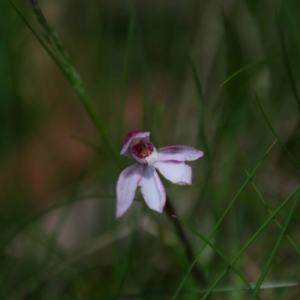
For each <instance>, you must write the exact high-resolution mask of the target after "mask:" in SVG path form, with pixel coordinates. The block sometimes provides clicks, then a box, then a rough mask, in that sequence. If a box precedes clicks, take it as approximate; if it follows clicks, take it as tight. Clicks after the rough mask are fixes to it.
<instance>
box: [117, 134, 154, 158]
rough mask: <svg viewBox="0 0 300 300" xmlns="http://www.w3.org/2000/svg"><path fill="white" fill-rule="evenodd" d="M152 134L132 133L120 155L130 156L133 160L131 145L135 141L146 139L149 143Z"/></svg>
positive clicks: (128, 136)
mask: <svg viewBox="0 0 300 300" xmlns="http://www.w3.org/2000/svg"><path fill="white" fill-rule="evenodd" d="M149 135H150V132H143V131H131V132H129V133H128V134H127V136H126V138H125V141H124V143H123V145H122V148H121V152H120V154H122V155H125V156H128V157H130V158H132V155H131V149H130V148H129V146H130V143H131V141H132V140H133V139H145V140H146V141H149Z"/></svg>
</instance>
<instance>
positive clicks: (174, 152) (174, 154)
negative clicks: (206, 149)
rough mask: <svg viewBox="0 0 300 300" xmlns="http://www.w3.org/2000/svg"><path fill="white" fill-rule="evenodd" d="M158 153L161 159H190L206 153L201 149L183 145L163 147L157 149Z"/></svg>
mask: <svg viewBox="0 0 300 300" xmlns="http://www.w3.org/2000/svg"><path fill="white" fill-rule="evenodd" d="M157 153H158V160H159V161H168V160H175V161H186V160H187V161H189V160H196V159H198V158H200V157H202V156H203V155H204V153H203V152H202V151H200V150H197V149H195V148H193V147H189V146H182V145H174V146H166V147H162V148H160V149H158V150H157Z"/></svg>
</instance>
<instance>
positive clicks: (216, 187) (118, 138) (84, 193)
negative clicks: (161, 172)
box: [0, 0, 300, 300]
mask: <svg viewBox="0 0 300 300" xmlns="http://www.w3.org/2000/svg"><path fill="white" fill-rule="evenodd" d="M12 2H13V3H14V5H15V6H16V7H17V9H18V11H19V12H20V14H21V15H22V17H23V18H24V19H25V20H26V21H27V22H28V24H30V26H31V27H32V28H33V30H34V31H35V32H36V33H37V34H38V35H39V36H40V37H41V38H42V39H44V40H46V39H45V32H44V31H43V29H42V27H41V26H40V24H39V23H38V21H37V19H36V17H35V15H34V13H33V10H32V7H31V5H30V2H29V1H20V0H15V1H12ZM40 6H41V8H42V10H43V12H44V14H45V16H46V18H47V20H48V21H49V22H50V24H52V25H53V26H54V28H55V30H56V31H57V32H58V34H59V37H60V39H61V41H62V43H63V45H64V47H65V49H66V50H67V52H68V54H69V57H70V60H71V61H72V63H73V65H74V67H75V68H76V70H77V71H78V73H79V74H80V77H81V79H82V81H83V83H84V86H85V88H86V91H87V94H88V95H89V97H90V99H91V102H92V105H93V107H94V108H95V111H96V113H97V115H98V116H99V118H100V119H101V120H102V122H103V123H104V124H105V127H106V130H107V132H108V136H109V138H110V140H111V143H112V144H113V145H114V147H115V149H116V151H117V152H118V151H119V148H120V146H121V144H122V141H123V138H124V137H125V135H126V134H127V132H128V131H130V130H144V131H150V132H151V138H152V141H153V142H154V143H155V146H156V147H157V148H159V147H161V146H165V145H172V144H186V145H190V146H193V147H195V148H198V149H201V150H203V151H204V152H205V157H204V158H202V159H201V160H199V161H197V162H194V163H192V168H193V177H194V180H193V181H194V182H193V185H192V186H191V187H182V186H174V185H171V184H170V183H168V182H167V181H165V180H163V182H164V184H165V186H166V189H167V191H168V194H169V195H170V198H171V200H172V202H173V204H174V206H175V207H176V208H177V212H178V215H179V216H180V217H181V218H182V219H184V220H185V221H187V222H188V223H189V224H192V226H193V227H194V228H196V229H197V230H198V231H199V232H201V233H202V234H203V235H205V236H209V234H210V233H211V231H212V230H213V228H214V226H215V225H216V224H217V222H218V220H220V218H221V216H222V214H223V212H224V211H225V210H226V208H228V206H229V204H230V203H231V201H232V199H234V197H235V195H236V194H237V192H238V191H239V189H240V187H241V186H242V185H243V184H244V183H245V181H246V180H247V174H246V173H245V170H246V171H248V172H249V173H250V172H251V171H252V170H253V168H254V167H255V166H256V165H257V163H258V162H259V161H260V160H261V159H262V158H263V156H264V154H265V153H266V151H267V150H268V149H269V148H270V146H271V144H272V143H273V142H274V140H275V139H276V137H275V136H274V134H273V133H272V131H271V129H270V127H269V126H268V124H267V122H266V118H265V117H264V115H263V113H262V111H261V109H260V107H259V104H260V105H261V106H262V107H263V109H264V111H265V113H266V116H267V118H268V121H269V122H270V123H271V124H272V126H273V128H274V130H275V132H276V134H277V135H278V136H279V137H280V139H281V141H282V143H284V145H285V146H286V147H287V148H288V150H289V151H290V153H291V155H292V156H293V157H294V160H293V159H291V158H290V156H289V155H288V154H287V152H286V151H285V150H284V149H283V148H282V147H281V145H280V143H278V142H277V143H276V144H275V145H274V146H273V148H272V150H271V151H270V154H269V155H268V157H267V158H266V160H265V161H264V162H263V164H262V166H261V167H260V169H259V170H258V171H257V172H256V174H255V176H254V177H253V181H254V183H255V184H256V187H257V188H258V190H259V191H260V193H261V195H262V197H263V198H264V199H265V201H266V202H267V204H268V207H269V208H270V209H271V210H272V211H275V210H276V208H277V207H279V205H280V204H281V203H282V202H283V201H284V200H285V199H286V198H287V197H288V196H289V195H290V194H291V193H292V191H293V190H295V188H297V187H298V186H299V178H300V171H299V165H300V164H299V161H300V131H299V127H300V126H299V125H300V119H299V116H300V100H299V95H298V93H299V89H300V86H299V79H300V68H299V67H300V55H299V53H300V18H299V15H300V5H299V1H296V0H293V1H288V0H287V1H283V0H278V1H275V0H266V1H256V0H248V1H246V0H240V1H238V0H236V1H235V0H230V1H229V0H227V1H225V0H220V1H217V0H197V1H196V0H187V1H177V0H172V1H171V0H164V1H158V0H152V1H121V0H110V1H104V0H100V1H92V0H87V1H78V0H77V1H75V0H64V1H62V0H60V1H59V0H51V1H50V0H43V1H40ZM45 43H46V45H48V47H50V45H49V44H47V41H45ZM232 75H234V76H232ZM255 95H256V96H255ZM256 98H257V99H256ZM257 100H258V101H259V103H258V102H257ZM122 163H124V165H125V166H126V165H129V164H130V163H132V161H129V160H128V159H125V158H124V159H123V158H122ZM120 170H121V169H120V167H119V165H118V164H117V163H116V161H115V160H114V159H112V158H111V157H110V156H109V155H107V149H106V146H105V144H104V143H103V140H102V139H101V138H100V137H99V134H98V132H97V130H96V129H95V127H94V124H93V123H92V121H91V120H90V118H89V116H88V114H87V113H86V111H85V110H84V108H83V107H82V105H81V103H80V101H79V100H78V96H77V95H76V93H75V92H74V89H73V88H72V86H71V85H70V83H69V82H68V81H67V80H66V78H65V77H64V74H63V73H62V72H61V70H60V69H59V68H58V67H57V65H56V64H55V63H54V61H53V60H52V58H51V57H50V56H49V54H48V53H47V52H46V51H45V49H44V47H43V46H42V45H41V44H40V43H39V42H38V40H37V39H36V37H35V36H34V35H33V34H32V32H31V31H30V29H29V27H28V26H27V25H26V23H24V21H23V20H22V18H20V16H19V15H18V13H17V12H16V10H15V9H14V7H13V6H12V5H11V4H10V2H9V1H8V0H4V1H1V3H0V247H1V258H0V299H24V300H25V299H123V298H126V299H144V298H145V299H146V298H147V299H172V295H173V294H174V293H175V290H176V289H177V288H178V286H179V283H180V282H181V280H182V278H183V275H184V274H185V272H186V270H187V268H188V267H189V265H190V262H189V261H187V259H186V257H185V254H184V251H183V248H182V245H181V244H180V241H179V240H178V238H177V237H176V233H175V232H174V228H173V225H172V224H171V223H170V221H169V220H168V218H167V216H165V215H164V214H163V215H159V214H157V213H155V212H152V211H150V210H149V209H148V208H146V206H145V205H144V203H143V201H135V202H134V204H133V205H132V206H131V208H130V209H129V211H128V212H127V213H126V215H124V216H123V217H122V218H120V219H118V220H115V202H116V199H115V183H116V180H117V178H118V174H119V172H120ZM137 198H138V199H141V196H140V195H139V194H137ZM289 208H290V204H288V205H287V207H285V208H284V209H282V210H281V211H280V213H279V214H278V216H277V217H278V220H279V221H280V222H281V223H282V224H284V222H285V220H286V218H287V215H288V213H289ZM268 217H269V213H268V210H267V207H266V206H265V205H263V204H262V202H261V200H260V198H259V195H258V193H257V192H256V191H255V188H254V186H253V185H251V183H250V182H249V183H248V184H247V185H246V186H245V188H244V189H243V190H242V192H241V193H240V194H239V197H238V199H237V201H236V202H235V203H234V205H233V206H232V208H231V209H230V211H229V212H228V214H227V215H226V217H225V219H224V220H223V221H222V224H221V226H220V227H219V228H218V230H217V231H216V234H215V235H214V238H213V239H212V242H213V243H214V244H215V245H216V247H218V248H219V249H220V250H221V251H222V252H223V253H224V255H225V256H226V257H228V258H229V259H230V260H232V259H233V258H234V257H235V256H236V254H237V253H238V252H239V251H240V250H241V249H242V248H243V246H244V245H245V243H246V242H247V241H249V240H250V238H251V237H252V236H253V235H254V234H255V232H256V231H257V230H258V228H259V227H260V226H261V225H262V224H263V223H264V222H265V221H266V220H267V218H268ZM299 217H300V213H299V206H298V207H297V209H296V210H295V212H294V214H293V216H292V219H291V222H290V226H289V228H288V234H289V236H290V238H291V239H292V240H293V241H294V243H295V245H299V243H300V236H299V225H300V224H299ZM185 231H186V233H187V234H188V238H189V239H190V241H191V243H192V245H193V247H194V250H195V253H196V252H197V251H198V250H199V249H200V247H201V246H202V245H203V242H202V241H201V239H200V238H199V237H197V236H196V235H195V234H194V233H192V232H191V231H189V230H187V229H185ZM280 233H281V230H280V228H278V226H277V225H276V223H275V222H270V223H269V224H268V226H266V227H265V228H264V230H263V231H262V233H261V234H260V235H259V236H258V237H257V238H256V239H255V240H254V242H253V243H251V245H250V246H249V247H248V248H247V249H246V250H245V251H244V252H243V255H242V256H241V258H240V259H238V261H237V262H236V264H235V266H236V267H237V268H238V269H239V270H240V272H241V273H243V274H244V276H245V277H246V279H247V280H248V281H249V282H250V283H253V284H255V283H256V281H257V280H258V279H259V278H260V276H261V272H262V270H263V269H264V266H265V263H266V261H267V259H268V257H269V256H270V253H271V251H272V249H273V247H274V245H275V243H276V241H277V239H278V237H279V235H280ZM299 255H300V252H298V251H297V246H296V247H293V246H292V245H291V243H290V242H289V241H288V240H287V239H285V238H284V239H283V240H282V242H281V244H280V247H279V248H278V251H277V254H276V256H275V257H274V260H273V261H272V264H271V266H270V268H269V270H268V273H267V276H266V282H271V288H268V289H264V290H262V291H261V292H260V293H259V295H260V297H261V299H295V300H296V299H298V297H300V296H299V291H300V288H299V285H297V284H295V285H294V286H293V287H289V286H288V285H289V284H291V283H292V284H294V283H295V282H296V283H297V282H298V281H299V280H300V278H299V268H300V260H299ZM198 265H199V267H201V269H202V270H203V272H204V273H205V275H206V278H207V282H208V283H209V284H212V283H213V282H214V281H215V280H216V278H218V276H219V274H220V273H221V272H222V271H223V270H225V269H226V268H227V264H226V263H225V262H224V261H223V260H222V259H221V258H220V257H219V256H218V254H217V253H216V252H215V251H214V250H213V249H212V248H210V247H206V249H205V251H204V252H203V253H202V255H201V256H200V258H199V261H198ZM278 282H280V283H281V284H283V288H280V289H276V286H275V285H276V283H278ZM241 286H242V287H243V286H244V283H243V282H242V281H241V279H240V278H239V276H238V275H237V274H236V273H235V272H234V271H232V270H229V272H228V273H227V274H226V275H225V276H224V278H223V279H222V280H221V281H220V282H219V283H218V285H217V287H221V288H222V287H227V288H231V289H233V291H232V292H218V293H217V292H213V293H212V294H211V299H233V300H234V299H249V297H250V296H249V295H250V293H249V292H247V291H237V290H235V288H236V287H241ZM200 288H201V286H199V284H198V283H197V281H196V280H194V279H193V276H192V274H191V275H189V276H188V278H187V280H186V281H185V282H184V283H183V288H182V290H181V294H179V296H178V299H202V296H203V293H201V292H200V291H199V289H200Z"/></svg>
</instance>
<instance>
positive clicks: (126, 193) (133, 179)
mask: <svg viewBox="0 0 300 300" xmlns="http://www.w3.org/2000/svg"><path fill="white" fill-rule="evenodd" d="M143 172H144V167H143V165H141V164H134V165H132V166H130V167H128V168H126V169H125V170H123V171H122V172H121V174H120V176H119V179H118V182H117V210H116V217H117V218H119V217H121V216H122V215H123V214H124V213H125V212H126V210H127V209H128V208H129V206H130V205H131V203H132V201H133V198H134V194H135V190H136V188H137V186H138V183H139V181H140V179H141V177H142V176H143Z"/></svg>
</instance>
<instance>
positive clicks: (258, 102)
mask: <svg viewBox="0 0 300 300" xmlns="http://www.w3.org/2000/svg"><path fill="white" fill-rule="evenodd" d="M254 96H255V99H256V102H257V104H258V107H259V109H260V111H261V113H262V115H263V117H264V119H265V121H266V122H267V124H268V126H269V128H270V130H271V131H272V132H273V134H274V136H275V137H276V139H277V140H278V142H279V144H280V145H281V147H282V148H283V150H284V151H285V152H286V154H287V155H288V156H289V157H290V159H291V160H292V161H293V162H294V163H295V165H296V166H297V167H298V168H299V169H300V164H299V162H298V161H297V160H296V159H295V157H294V156H293V155H292V154H291V152H290V151H289V150H288V148H287V147H286V146H285V144H284V143H283V142H282V140H281V139H280V137H279V135H278V134H277V133H276V131H275V130H274V128H273V126H272V124H271V122H270V121H269V119H268V117H267V115H266V113H265V111H264V110H263V108H262V105H261V103H260V101H259V99H258V97H257V95H256V93H255V91H254Z"/></svg>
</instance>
